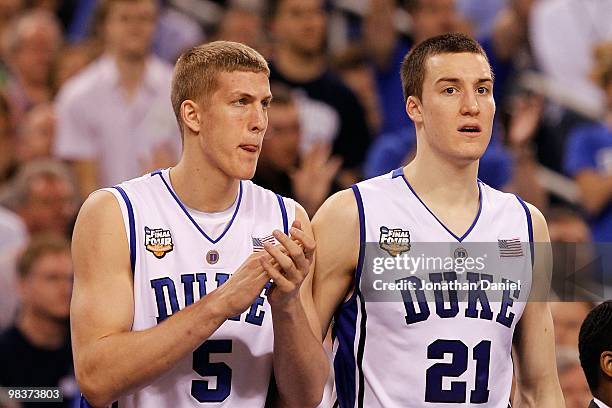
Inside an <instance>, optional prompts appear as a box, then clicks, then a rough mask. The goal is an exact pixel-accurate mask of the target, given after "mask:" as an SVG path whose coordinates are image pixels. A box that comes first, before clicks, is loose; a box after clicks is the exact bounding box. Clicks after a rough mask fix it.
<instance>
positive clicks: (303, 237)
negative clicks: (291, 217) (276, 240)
mask: <svg viewBox="0 0 612 408" xmlns="http://www.w3.org/2000/svg"><path fill="white" fill-rule="evenodd" d="M289 233H290V234H291V238H292V239H296V240H297V241H298V242H300V243H301V244H302V250H303V252H304V257H305V258H306V259H307V260H309V261H310V260H311V259H312V255H313V254H314V251H315V247H316V243H315V240H314V238H312V237H311V236H310V235H308V234H306V233H305V232H304V231H302V230H301V229H299V228H295V227H291V229H290V230H289Z"/></svg>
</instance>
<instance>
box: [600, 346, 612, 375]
mask: <svg viewBox="0 0 612 408" xmlns="http://www.w3.org/2000/svg"><path fill="white" fill-rule="evenodd" d="M599 365H600V366H601V370H602V371H603V372H604V373H605V374H606V375H607V376H608V377H610V378H612V351H604V352H603V353H601V356H599Z"/></svg>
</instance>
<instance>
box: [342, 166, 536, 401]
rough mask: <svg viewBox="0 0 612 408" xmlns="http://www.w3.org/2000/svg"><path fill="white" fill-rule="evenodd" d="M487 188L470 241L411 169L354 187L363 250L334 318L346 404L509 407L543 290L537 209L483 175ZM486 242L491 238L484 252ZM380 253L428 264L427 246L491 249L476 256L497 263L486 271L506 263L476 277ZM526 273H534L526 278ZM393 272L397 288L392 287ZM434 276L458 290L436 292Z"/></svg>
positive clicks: (455, 250) (453, 256) (452, 252)
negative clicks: (524, 333)
mask: <svg viewBox="0 0 612 408" xmlns="http://www.w3.org/2000/svg"><path fill="white" fill-rule="evenodd" d="M478 188H479V192H480V199H479V202H480V204H479V210H478V214H477V216H476V218H475V220H474V222H473V224H472V225H471V226H470V228H469V229H468V230H467V231H466V232H465V234H464V235H463V236H461V237H458V236H456V235H455V234H453V233H452V232H451V231H450V230H449V229H448V228H447V227H446V226H444V224H442V222H440V221H439V220H438V218H437V217H436V216H435V215H434V214H433V213H432V212H431V211H430V210H429V208H428V207H427V206H426V205H425V204H424V203H423V202H422V201H421V199H420V198H419V197H418V196H417V194H416V193H415V192H414V190H413V189H412V187H411V186H410V184H409V183H408V181H407V180H406V178H405V177H404V174H403V169H401V168H400V169H397V170H395V171H393V172H391V173H389V174H386V175H383V176H379V177H376V178H373V179H370V180H366V181H363V182H361V183H358V184H356V185H354V186H353V193H354V194H355V199H356V201H357V208H358V212H359V222H360V241H361V245H360V253H359V261H358V265H357V269H356V271H355V286H354V291H353V294H352V296H351V297H350V298H349V299H348V300H347V301H346V302H344V303H343V304H342V305H341V306H340V307H339V309H338V311H337V312H336V315H335V317H334V370H335V376H336V393H337V398H338V401H337V405H336V406H340V407H342V408H347V407H351V408H353V407H360V408H361V407H366V408H377V407H387V408H389V407H402V408H419V407H436V408H442V407H444V408H448V407H455V406H469V407H495V408H506V407H508V406H509V397H510V388H511V384H512V374H513V365H512V359H511V348H512V337H513V334H514V329H515V327H516V324H517V322H518V321H519V319H520V318H521V315H522V313H523V310H524V307H525V299H526V298H527V297H528V295H529V293H530V290H531V273H532V272H531V269H532V262H533V257H532V254H533V248H532V242H533V232H532V225H531V215H530V212H529V210H528V208H527V207H526V205H525V203H524V202H523V201H522V200H520V199H519V198H518V197H517V196H515V195H512V194H507V193H503V192H500V191H497V190H495V189H493V188H491V187H489V186H487V185H486V184H484V183H482V182H480V181H479V182H478ZM366 243H367V244H366ZM432 243H435V244H432ZM476 243H479V244H476ZM481 243H489V246H487V248H489V251H488V253H485V254H484V255H483V254H482V253H479V252H485V251H483V250H482V249H483V248H482V245H484V244H481ZM521 243H523V244H524V245H523V244H521ZM419 245H420V247H419ZM466 248H467V249H466ZM491 248H493V249H492V250H491ZM370 249H373V250H374V251H373V253H374V254H380V253H383V254H387V255H386V257H387V259H388V260H393V261H395V260H396V259H400V258H401V257H402V256H403V255H409V256H412V257H414V259H415V260H416V259H417V258H422V260H424V259H425V256H424V255H423V254H424V253H425V252H428V253H435V254H437V255H440V254H443V253H446V254H447V255H449V257H448V258H447V259H450V260H451V261H453V262H457V258H464V259H463V261H465V259H467V257H469V256H476V255H479V256H480V255H482V256H484V258H478V257H476V260H477V261H478V259H480V260H481V261H482V259H485V261H482V264H481V266H482V265H484V267H486V265H487V261H486V259H487V256H488V258H489V260H491V261H494V262H493V263H494V264H495V267H494V268H488V269H487V270H484V269H482V268H480V269H479V268H478V267H476V266H477V263H475V264H474V270H475V271H476V272H465V271H458V268H453V266H452V264H451V267H447V266H446V265H445V266H435V265H436V264H435V263H432V265H434V266H432V267H427V268H432V269H429V270H426V273H420V274H419V273H415V274H412V272H410V273H409V272H408V270H409V269H410V268H409V267H406V266H405V265H410V264H400V263H393V266H391V265H389V270H386V271H382V272H381V270H377V269H376V268H375V266H376V265H378V266H380V265H384V262H382V261H381V262H378V261H376V259H374V258H375V257H372V256H369V255H368V254H367V253H368V252H369V251H370ZM400 254H401V255H400ZM389 255H390V256H389ZM377 262H378V263H377ZM466 262H467V261H465V263H464V265H467V263H466ZM490 263H491V262H488V264H489V265H490ZM445 264H446V261H445ZM373 265H374V266H373ZM402 265H404V266H402ZM421 265H425V264H424V263H423V264H421ZM457 265H458V263H457ZM402 268H405V269H402ZM427 268H423V269H427ZM436 268H439V269H436ZM415 269H417V268H416V267H415V268H414V269H413V270H412V271H413V272H414V270H415ZM516 270H521V271H523V272H522V277H521V278H520V279H518V281H519V282H517V279H516V276H517V274H516V273H514V272H513V271H516ZM460 272H463V273H460ZM398 273H400V275H397V274H398ZM386 274H391V275H386ZM385 278H386V279H387V282H391V283H393V284H396V286H395V288H394V287H393V286H387V287H386V288H387V292H384V293H383V294H381V293H382V292H380V289H381V285H382V284H381V280H384V279H385ZM389 279H391V280H390V281H389ZM521 279H522V280H523V282H522V283H521V282H520V280H521ZM484 280H486V281H488V282H492V283H505V284H506V286H505V289H504V285H500V286H499V290H498V291H497V292H495V294H496V295H498V296H497V297H496V298H491V297H490V296H491V295H490V293H491V292H490V291H485V290H478V289H477V284H476V283H475V282H478V281H484ZM407 282H412V283H410V285H408V284H407ZM453 282H454V283H453ZM405 283H406V284H405ZM433 283H438V284H444V283H446V284H448V285H447V286H438V288H437V289H436V288H435V286H434V285H433ZM451 283H453V284H455V283H456V284H461V285H465V286H456V287H453V286H452V285H451ZM472 283H473V285H472ZM400 284H402V285H400ZM468 284H469V285H468ZM427 285H430V286H429V287H428V286H427ZM470 285H472V286H470ZM486 285H488V286H487V287H486V289H490V286H494V285H489V284H488V283H486ZM466 287H467V288H469V289H461V288H466ZM432 288H433V289H432ZM479 288H480V289H485V288H484V286H483V287H479ZM383 289H384V288H383ZM375 292H376V293H375ZM391 292H393V294H391ZM487 296H489V298H487ZM519 300H520V301H519Z"/></svg>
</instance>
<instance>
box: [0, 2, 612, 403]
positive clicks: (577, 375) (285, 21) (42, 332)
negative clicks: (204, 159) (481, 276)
mask: <svg viewBox="0 0 612 408" xmlns="http://www.w3.org/2000/svg"><path fill="white" fill-rule="evenodd" d="M611 16H612V0H581V1H576V0H487V1H482V0H327V1H324V0H277V1H272V0H237V1H231V0H226V1H223V0H216V1H213V0H159V1H157V0H98V1H96V0H65V1H58V0H0V329H4V332H3V333H2V334H1V335H0V385H23V386H26V385H56V386H61V387H62V389H63V390H64V393H65V395H73V394H74V393H75V392H76V383H75V382H74V377H73V373H72V368H71V353H70V340H69V326H68V315H69V300H70V291H71V279H72V269H71V264H70V246H69V240H70V236H71V230H72V226H73V223H74V220H75V217H76V213H77V211H78V208H79V205H80V203H82V201H83V200H84V198H85V197H86V196H87V195H88V194H89V193H91V192H92V191H94V190H96V189H99V188H101V187H108V186H112V185H114V184H117V183H119V182H121V181H123V180H126V179H130V178H134V177H137V176H140V175H142V174H144V173H146V172H148V171H151V170H153V169H156V168H161V167H169V166H171V165H172V164H173V163H175V162H176V160H177V159H178V157H179V155H180V150H181V144H180V136H179V131H178V127H177V125H176V121H175V118H174V115H173V111H172V107H171V104H170V81H171V75H172V65H173V63H174V61H175V60H176V58H177V57H178V55H180V54H181V52H183V51H184V50H185V49H187V48H189V47H191V46H193V45H197V44H201V43H203V42H207V41H213V40H219V39H222V40H232V41H239V42H243V43H246V44H248V45H250V46H252V47H254V48H255V49H257V50H258V51H260V52H261V53H262V54H263V55H264V56H266V58H268V61H269V62H270V67H271V77H270V80H271V87H272V92H273V95H274V102H273V104H272V106H271V108H270V109H269V126H268V130H267V133H266V137H265V142H264V146H263V150H262V152H261V156H260V159H259V164H258V170H257V173H256V175H255V180H254V181H255V182H256V183H258V184H260V185H262V186H263V187H266V188H270V189H272V190H274V191H276V192H278V193H280V194H282V195H285V196H288V197H293V198H295V199H296V200H297V201H299V202H300V203H301V204H302V205H303V206H304V208H305V209H306V210H307V212H308V213H309V214H310V215H311V216H312V215H313V214H314V213H315V212H316V210H317V209H318V207H319V206H320V205H321V204H322V202H323V201H324V200H325V199H326V198H327V197H328V196H329V195H330V194H332V193H333V192H335V191H338V190H340V189H343V188H346V187H348V186H349V185H351V184H352V183H354V182H356V181H359V180H361V179H363V178H368V177H373V176H376V175H380V174H383V173H386V172H389V171H391V170H393V169H395V168H397V167H399V166H401V165H403V164H405V163H407V162H408V161H410V159H411V157H412V156H413V154H414V149H415V143H416V140H415V139H416V135H415V130H414V126H413V124H412V123H411V122H410V120H409V119H408V117H407V115H406V114H405V110H404V100H403V96H402V87H401V83H400V75H399V66H400V63H401V60H402V58H403V56H404V55H405V54H406V53H407V52H408V51H409V50H410V49H411V47H412V46H413V45H415V44H417V43H419V42H420V41H422V40H424V39H426V38H428V37H430V36H433V35H437V34H442V33H445V32H450V31H460V32H465V33H468V34H471V35H472V36H474V37H475V38H477V39H478V40H479V41H480V43H481V44H482V45H483V47H484V49H485V50H486V52H487V54H488V56H489V59H490V63H491V66H492V69H493V72H494V75H495V88H494V97H495V100H496V104H497V115H496V122H495V126H494V128H495V130H494V132H493V135H492V140H491V143H490V146H489V148H488V150H487V152H486V153H485V155H484V157H483V158H482V160H481V165H480V170H479V178H480V179H481V180H482V181H484V182H485V183H487V184H489V185H491V186H492V187H495V188H498V189H501V190H504V191H508V192H513V193H516V194H518V195H520V196H521V197H522V198H523V199H524V200H526V201H529V202H531V203H533V204H534V205H536V206H537V207H538V208H539V209H540V210H542V212H543V213H544V214H545V216H547V220H548V223H549V229H550V235H551V240H552V241H553V242H559V243H565V245H566V247H565V248H564V249H558V251H560V252H562V253H563V256H562V257H561V258H560V259H561V260H560V261H558V262H563V263H564V265H565V266H567V262H568V261H567V259H566V257H570V254H572V253H573V254H574V256H573V258H572V262H573V263H572V265H573V266H574V267H572V268H569V269H572V270H571V271H570V270H569V269H568V268H566V269H568V271H566V272H564V273H567V274H568V275H571V279H572V280H571V284H570V285H568V284H567V279H565V278H566V276H564V277H563V279H561V282H560V283H559V284H558V285H556V286H555V289H556V290H557V291H558V293H557V294H556V296H557V297H558V300H559V302H556V303H554V304H553V315H554V322H555V330H556V336H557V347H558V349H557V355H558V362H557V363H558V369H559V375H560V379H561V384H562V386H563V390H564V393H565V394H566V395H565V396H566V401H567V404H568V405H567V406H568V407H586V406H587V404H588V401H589V399H590V393H589V389H588V386H587V383H586V381H585V378H584V374H583V373H582V370H581V369H580V362H579V360H578V351H577V339H578V334H577V333H578V329H579V327H580V324H581V323H582V320H583V319H584V317H585V316H586V313H587V312H588V311H589V310H590V309H591V308H592V307H593V305H594V303H592V302H597V301H601V300H602V299H603V298H604V296H606V295H607V297H610V292H605V290H606V289H605V288H606V285H610V282H611V281H612V259H610V258H612V255H611V254H612V248H611V247H610V242H612V24H610V22H609V21H610V17H611ZM606 243H607V244H606ZM568 248H570V249H568ZM585 253H588V254H590V256H588V255H584V254H585ZM581 257H582V258H584V259H582V260H580V258H581ZM587 281H588V282H593V283H588V284H587V283H586V282H587ZM582 283H584V284H582ZM568 286H570V287H569V288H568ZM578 289H580V296H578V295H577V292H578ZM570 300H571V301H575V302H570ZM576 300H581V301H580V302H577V301H576ZM32 367H37V369H36V370H34V369H32ZM45 367H46V368H45ZM39 368H40V369H39ZM1 404H2V403H1V402H0V405H1Z"/></svg>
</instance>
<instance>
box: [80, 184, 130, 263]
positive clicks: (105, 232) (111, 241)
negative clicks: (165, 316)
mask: <svg viewBox="0 0 612 408" xmlns="http://www.w3.org/2000/svg"><path fill="white" fill-rule="evenodd" d="M128 248H129V246H128V239H127V234H126V231H125V227H124V223H123V217H122V215H121V208H120V206H119V203H118V201H117V199H116V198H115V197H114V196H113V194H112V193H111V192H109V191H104V190H100V191H96V192H94V193H92V194H91V195H90V196H89V197H88V198H87V200H85V202H84V203H83V205H82V206H81V209H80V211H79V215H78V217H77V220H76V224H75V227H74V235H73V240H72V249H73V258H74V262H75V272H80V271H88V270H92V269H93V268H91V267H85V265H89V264H90V262H92V259H93V258H94V254H98V255H101V254H112V255H113V258H114V259H115V261H117V262H122V261H123V262H122V263H125V262H127V266H128V267H129V259H130V258H129V249H128ZM95 258H99V259H102V257H101V256H96V257H95ZM112 261H113V260H112V259H109V260H108V262H112ZM82 263H83V264H82ZM80 266H83V267H80Z"/></svg>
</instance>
